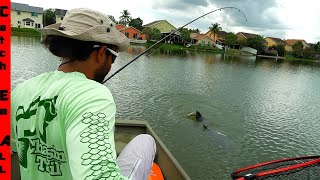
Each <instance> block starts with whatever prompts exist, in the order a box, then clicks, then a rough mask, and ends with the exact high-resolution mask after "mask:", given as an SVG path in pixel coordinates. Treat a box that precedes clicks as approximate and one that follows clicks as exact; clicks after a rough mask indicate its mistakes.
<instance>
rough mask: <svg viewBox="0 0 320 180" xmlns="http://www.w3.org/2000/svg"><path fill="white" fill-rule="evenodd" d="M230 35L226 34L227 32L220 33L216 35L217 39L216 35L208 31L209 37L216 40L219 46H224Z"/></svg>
mask: <svg viewBox="0 0 320 180" xmlns="http://www.w3.org/2000/svg"><path fill="white" fill-rule="evenodd" d="M227 34H228V33H227V32H225V31H219V32H218V33H217V34H216V37H214V34H213V33H212V32H211V31H208V32H207V33H206V35H207V36H209V37H210V38H211V39H214V40H215V44H216V43H217V42H218V43H219V44H224V40H225V36H226V35H227Z"/></svg>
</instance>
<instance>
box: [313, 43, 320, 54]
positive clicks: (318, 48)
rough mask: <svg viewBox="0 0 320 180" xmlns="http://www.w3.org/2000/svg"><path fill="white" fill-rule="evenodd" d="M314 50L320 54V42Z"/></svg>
mask: <svg viewBox="0 0 320 180" xmlns="http://www.w3.org/2000/svg"><path fill="white" fill-rule="evenodd" d="M314 50H315V51H318V52H320V41H319V42H317V44H315V46H314Z"/></svg>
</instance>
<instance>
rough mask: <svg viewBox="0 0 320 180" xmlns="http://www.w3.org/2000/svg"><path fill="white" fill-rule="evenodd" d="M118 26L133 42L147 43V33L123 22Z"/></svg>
mask: <svg viewBox="0 0 320 180" xmlns="http://www.w3.org/2000/svg"><path fill="white" fill-rule="evenodd" d="M116 28H117V30H118V31H120V32H121V33H123V34H124V35H125V36H126V37H127V38H128V39H129V40H130V42H131V43H146V35H145V34H143V33H142V32H141V31H139V30H138V29H136V28H134V27H132V26H129V27H127V26H125V25H123V24H117V25H116ZM139 40H141V41H139Z"/></svg>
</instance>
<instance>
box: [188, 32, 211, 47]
mask: <svg viewBox="0 0 320 180" xmlns="http://www.w3.org/2000/svg"><path fill="white" fill-rule="evenodd" d="M192 39H193V40H195V41H193V42H195V43H193V44H196V45H201V46H213V45H215V42H214V39H212V38H211V37H209V36H207V35H206V34H199V35H197V36H195V37H193V38H192Z"/></svg>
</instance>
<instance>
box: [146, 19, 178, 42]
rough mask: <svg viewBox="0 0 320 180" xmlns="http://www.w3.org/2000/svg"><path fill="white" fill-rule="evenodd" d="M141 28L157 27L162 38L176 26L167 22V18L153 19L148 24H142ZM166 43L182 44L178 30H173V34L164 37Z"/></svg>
mask: <svg viewBox="0 0 320 180" xmlns="http://www.w3.org/2000/svg"><path fill="white" fill-rule="evenodd" d="M142 28H157V29H159V30H160V33H161V38H164V37H166V36H168V35H169V34H171V33H172V31H175V30H177V28H176V27H174V26H173V25H172V24H171V23H169V22H168V21H167V20H158V21H153V22H151V23H149V24H146V25H143V26H142ZM165 42H166V43H171V44H173V43H178V44H183V43H184V42H183V39H182V38H181V36H180V33H179V32H175V33H174V34H171V35H170V36H168V37H167V38H166V39H165Z"/></svg>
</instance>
